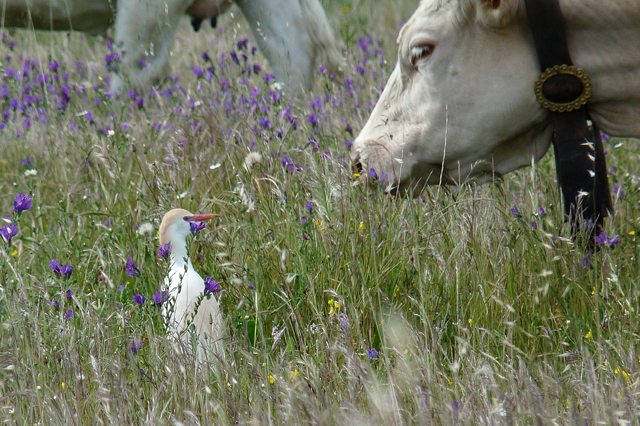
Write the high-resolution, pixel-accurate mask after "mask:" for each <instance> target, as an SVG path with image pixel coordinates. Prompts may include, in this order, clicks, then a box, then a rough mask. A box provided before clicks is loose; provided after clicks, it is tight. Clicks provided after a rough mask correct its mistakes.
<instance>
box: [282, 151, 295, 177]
mask: <svg viewBox="0 0 640 426" xmlns="http://www.w3.org/2000/svg"><path fill="white" fill-rule="evenodd" d="M282 167H283V168H284V169H289V171H290V172H291V173H293V171H294V169H295V166H294V165H293V160H292V159H291V158H289V157H287V155H286V154H285V155H283V156H282Z"/></svg>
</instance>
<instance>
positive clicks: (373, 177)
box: [369, 167, 378, 179]
mask: <svg viewBox="0 0 640 426" xmlns="http://www.w3.org/2000/svg"><path fill="white" fill-rule="evenodd" d="M369 177H370V178H371V179H378V174H377V173H376V170H375V169H374V168H373V167H372V168H371V170H369Z"/></svg>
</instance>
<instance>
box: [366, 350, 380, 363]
mask: <svg viewBox="0 0 640 426" xmlns="http://www.w3.org/2000/svg"><path fill="white" fill-rule="evenodd" d="M368 353H369V362H373V359H374V358H375V357H377V356H378V351H377V350H376V348H371V349H369V350H368Z"/></svg>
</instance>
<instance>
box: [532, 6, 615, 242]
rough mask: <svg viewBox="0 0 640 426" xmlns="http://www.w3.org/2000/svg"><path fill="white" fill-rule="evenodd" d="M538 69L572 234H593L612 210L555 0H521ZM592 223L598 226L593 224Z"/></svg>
mask: <svg viewBox="0 0 640 426" xmlns="http://www.w3.org/2000/svg"><path fill="white" fill-rule="evenodd" d="M525 4H526V8H527V15H528V18H529V24H530V26H531V32H532V34H533V39H534V42H535V45H536V50H537V52H538V61H539V62H540V70H541V71H542V74H541V76H540V78H539V79H538V81H537V83H536V88H535V90H536V95H537V97H538V100H539V101H540V103H541V104H542V105H543V106H544V107H545V108H548V109H549V110H550V115H551V122H552V125H553V129H554V138H553V146H554V151H555V159H556V171H557V175H558V185H559V186H560V191H561V193H562V198H563V203H564V212H565V217H566V219H567V220H568V221H569V222H570V223H571V229H572V232H573V234H574V235H575V233H576V232H577V231H578V229H580V227H581V223H582V222H584V223H585V225H584V226H582V227H583V228H586V229H589V225H591V226H592V228H591V229H592V231H591V232H590V234H591V235H592V236H594V235H595V234H597V233H599V232H600V229H601V228H602V225H603V222H604V217H606V216H609V215H610V214H611V213H613V206H612V203H611V194H610V192H609V183H608V180H607V165H606V162H605V157H604V151H603V148H602V139H601V136H600V132H599V130H598V129H597V128H596V126H595V124H592V123H591V121H590V120H589V116H588V108H587V105H586V103H587V99H588V97H589V95H590V94H591V86H590V83H589V80H588V75H586V73H585V71H583V70H581V69H580V68H577V67H574V66H573V62H572V61H571V56H570V55H569V46H568V44H567V37H566V34H565V29H564V22H563V19H562V13H561V11H560V5H559V4H558V0H525ZM593 225H596V226H593Z"/></svg>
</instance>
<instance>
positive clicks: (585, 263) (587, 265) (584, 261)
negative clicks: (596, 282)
mask: <svg viewBox="0 0 640 426" xmlns="http://www.w3.org/2000/svg"><path fill="white" fill-rule="evenodd" d="M590 258H591V253H587V255H586V256H585V257H583V258H582V266H584V267H585V268H593V265H592V264H591V262H589V259H590Z"/></svg>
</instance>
